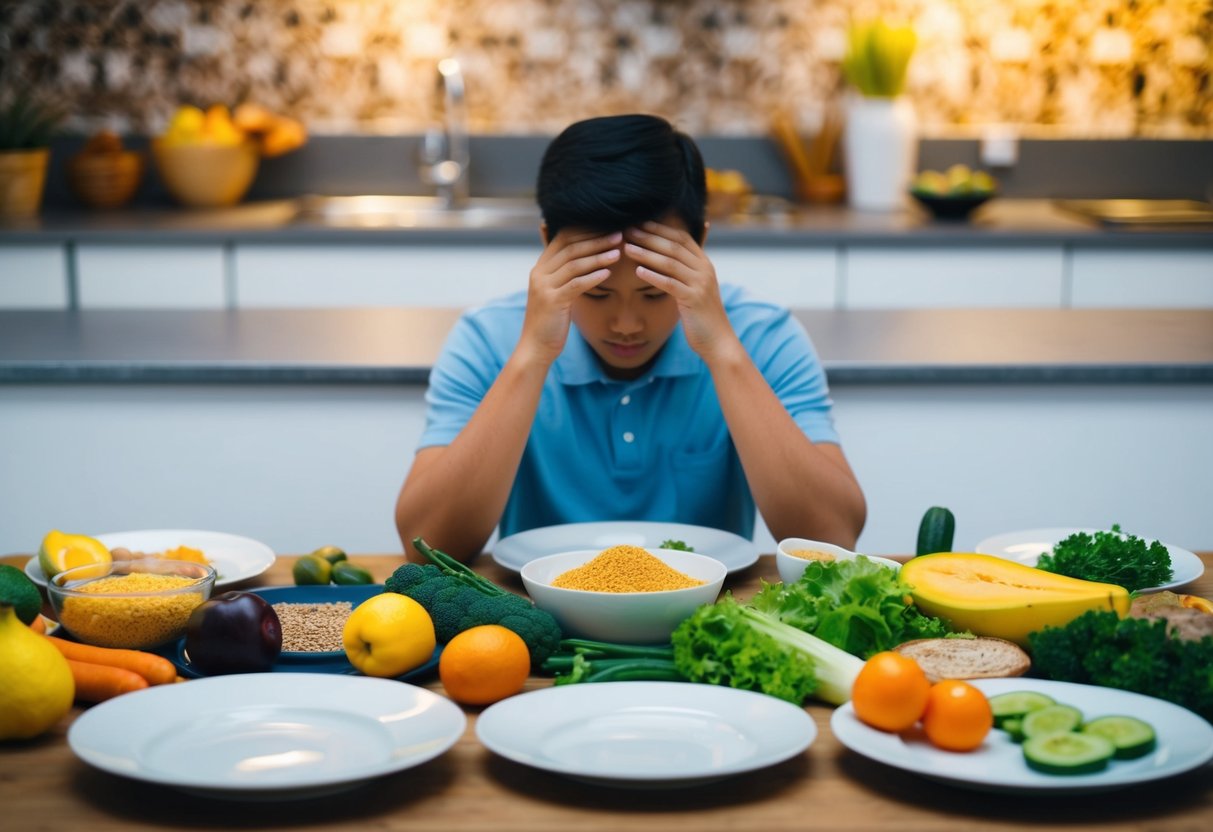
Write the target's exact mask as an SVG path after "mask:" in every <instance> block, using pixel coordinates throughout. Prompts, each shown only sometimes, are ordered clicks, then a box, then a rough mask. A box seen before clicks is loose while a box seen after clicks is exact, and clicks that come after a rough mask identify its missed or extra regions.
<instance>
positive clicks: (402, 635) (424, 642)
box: [341, 592, 437, 676]
mask: <svg viewBox="0 0 1213 832" xmlns="http://www.w3.org/2000/svg"><path fill="white" fill-rule="evenodd" d="M341 640H342V643H343V645H344V646H345V655H346V658H348V659H349V660H350V664H352V665H353V666H354V667H356V668H358V669H359V670H360V671H362V672H363V673H365V674H366V675H367V676H399V675H400V674H402V673H407V672H408V671H410V670H412V669H413V668H415V667H420V666H421V665H422V664H424V663H425V662H426V661H427V660H428V659H429V658H430V656H431V655H432V654H433V652H434V646H435V645H436V644H437V640H436V639H435V637H434V622H433V621H432V620H431V619H430V614H429V613H428V612H426V611H425V607H423V606H421V605H420V604H418V603H417V602H416V601H414V600H413V599H412V598H409V597H407V596H405V595H400V594H398V593H395V592H385V593H383V594H382V595H376V596H374V597H372V598H369V599H367V600H366V601H363V602H362V603H361V604H359V605H358V606H357V607H356V608H355V609H354V611H353V612H352V613H350V617H349V618H348V619H346V622H345V629H344V630H343V631H342V634H341Z"/></svg>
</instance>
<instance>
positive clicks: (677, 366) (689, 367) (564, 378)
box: [553, 322, 700, 384]
mask: <svg viewBox="0 0 1213 832" xmlns="http://www.w3.org/2000/svg"><path fill="white" fill-rule="evenodd" d="M699 363H700V362H699V356H698V355H696V353H695V351H694V350H693V349H691V345H690V344H688V343H687V339H686V335H685V334H684V333H683V331H682V323H681V322H680V323H679V324H678V325H677V326H676V327H674V331H673V332H672V333H671V334H670V340H668V341H666V343H665V346H664V347H663V348H662V350H661V352H660V353H659V354H658V356H657V362H656V363H655V364H654V365H653V368H652V369H651V370H649V372H648V376H653V377H657V376H668V377H674V376H689V375H694V374H695V373H697V372H698V371H699ZM553 367H554V369H555V377H556V380H557V381H558V382H560V383H561V384H592V383H594V382H601V383H603V384H611V383H618V382H619V380H618V379H613V378H611V377H610V376H608V375H607V374H606V372H605V371H604V370H603V369H602V364H601V363H599V361H598V356H597V355H595V354H594V350H592V349H591V348H590V345H589V344H588V343H587V342H586V340H585V338H584V337H583V336H582V334H581V332H580V330H578V329H577V327H576V326H575V325H570V326H569V337H568V340H567V341H565V344H564V351H563V352H561V353H560V356H559V357H558V358H557V359H556V362H555V364H554V365H553ZM648 376H644V377H642V378H640V379H637V381H643V380H644V379H645V378H647V377H648Z"/></svg>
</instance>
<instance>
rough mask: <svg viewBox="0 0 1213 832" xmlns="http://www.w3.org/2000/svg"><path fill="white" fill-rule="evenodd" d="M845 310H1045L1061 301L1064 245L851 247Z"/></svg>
mask: <svg viewBox="0 0 1213 832" xmlns="http://www.w3.org/2000/svg"><path fill="white" fill-rule="evenodd" d="M844 256H845V260H844V264H843V268H842V271H843V274H844V278H843V302H842V305H843V307H844V308H850V309H878V308H899V309H910V308H916V307H936V308H940V307H1046V308H1052V309H1056V308H1058V307H1060V306H1061V303H1062V286H1063V283H1064V275H1065V252H1064V250H1063V249H1062V247H1061V246H1056V247H1041V248H1035V247H1033V248H996V247H990V246H984V247H979V246H956V247H952V246H949V247H946V248H920V247H913V248H911V247H896V246H894V247H889V248H883V247H882V248H876V247H869V248H865V247H857V246H852V247H848V248H847V250H846V253H845V255H844Z"/></svg>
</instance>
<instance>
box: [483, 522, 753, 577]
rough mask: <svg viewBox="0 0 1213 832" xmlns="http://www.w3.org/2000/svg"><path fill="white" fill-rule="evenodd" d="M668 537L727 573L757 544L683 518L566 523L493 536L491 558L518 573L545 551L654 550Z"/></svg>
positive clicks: (746, 561) (749, 561) (749, 557)
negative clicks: (675, 520) (717, 563)
mask: <svg viewBox="0 0 1213 832" xmlns="http://www.w3.org/2000/svg"><path fill="white" fill-rule="evenodd" d="M671 539H672V540H681V541H682V542H683V543H685V544H686V545H688V546H690V547H692V548H693V549H694V550H695V553H696V554H699V555H707V556H708V557H710V558H715V559H716V560H718V561H720V562H721V563H723V564H724V565H725V566H726V567H727V568H728V570H729V572H736V571H738V570H740V569H745V568H746V567H747V566H752V565H753V564H754V563H756V562H757V561H758V548H757V547H756V546H755V545H754V542H753V541H752V540H746V539H745V538H744V537H741V536H740V535H736V534H733V533H732V532H726V531H722V530H721V529H709V528H707V527H705V526H689V525H687V524H685V523H654V522H650V521H645V520H621V521H613V522H607V523H566V524H564V525H563V526H544V527H543V528H539V529H528V530H526V531H525V532H519V533H518V534H512V535H510V536H509V537H503V538H502V539H501V540H499V541H497V545H496V546H494V547H493V560H495V561H496V562H497V563H499V564H500V565H502V566H504V567H505V568H506V569H512V570H514V571H515V572H518V571H520V570H521V569H522V567H524V566H526V564H527V563H528V562H530V561H532V560H534V559H535V558H540V557H543V556H544V555H555V554H557V553H559V552H571V551H573V550H575V549H606V548H608V547H610V546H624V545H627V546H643V547H644V548H646V549H657V548H660V545H659V544H661V542H662V541H664V540H671Z"/></svg>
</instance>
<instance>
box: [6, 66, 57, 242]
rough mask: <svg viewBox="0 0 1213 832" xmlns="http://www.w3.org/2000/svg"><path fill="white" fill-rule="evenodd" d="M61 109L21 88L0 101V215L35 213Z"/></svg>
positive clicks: (21, 216)
mask: <svg viewBox="0 0 1213 832" xmlns="http://www.w3.org/2000/svg"><path fill="white" fill-rule="evenodd" d="M63 115H64V114H63V111H62V110H60V109H59V108H57V107H55V106H52V105H50V104H48V103H45V102H42V101H39V100H37V99H35V98H34V97H33V96H32V95H31V94H30V93H29V92H28V91H26V90H22V91H21V92H18V93H17V94H16V95H14V96H13V97H12V98H11V99H10V100H9V101H8V102H7V103H4V104H0V217H4V218H25V217H32V216H34V215H36V214H37V213H38V208H39V206H40V205H41V204H42V191H43V188H44V187H45V185H46V168H47V163H48V162H49V160H50V152H51V151H50V140H51V136H53V135H54V133H55V130H56V129H57V128H58V127H59V124H60V122H61V121H62V120H63Z"/></svg>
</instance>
